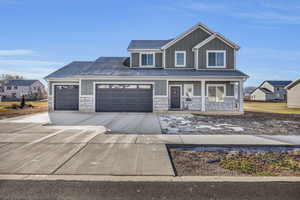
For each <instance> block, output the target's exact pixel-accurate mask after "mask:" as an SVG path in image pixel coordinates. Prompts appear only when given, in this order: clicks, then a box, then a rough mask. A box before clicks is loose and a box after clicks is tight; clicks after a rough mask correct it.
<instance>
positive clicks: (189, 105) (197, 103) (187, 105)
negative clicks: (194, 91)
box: [182, 97, 202, 110]
mask: <svg viewBox="0 0 300 200" xmlns="http://www.w3.org/2000/svg"><path fill="white" fill-rule="evenodd" d="M201 103H202V101H201V97H192V98H191V101H187V98H186V97H182V109H183V110H201Z"/></svg>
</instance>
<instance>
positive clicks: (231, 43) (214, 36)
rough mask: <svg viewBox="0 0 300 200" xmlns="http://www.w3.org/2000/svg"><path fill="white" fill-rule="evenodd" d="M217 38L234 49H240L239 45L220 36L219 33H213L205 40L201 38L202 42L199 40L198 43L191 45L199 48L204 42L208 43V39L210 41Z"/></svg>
mask: <svg viewBox="0 0 300 200" xmlns="http://www.w3.org/2000/svg"><path fill="white" fill-rule="evenodd" d="M215 38H218V39H220V40H221V41H223V42H224V43H226V44H227V45H228V46H230V47H232V48H234V49H237V50H238V49H240V47H239V46H238V45H236V44H234V43H233V42H231V41H230V40H228V39H224V37H222V36H221V35H220V34H219V33H214V34H213V35H211V36H209V37H208V38H206V39H205V40H203V41H202V42H200V43H199V44H197V45H196V46H194V47H193V49H199V48H201V47H202V46H204V45H205V44H207V43H209V42H210V41H212V40H213V39H215Z"/></svg>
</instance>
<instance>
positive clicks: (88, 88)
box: [81, 80, 167, 96]
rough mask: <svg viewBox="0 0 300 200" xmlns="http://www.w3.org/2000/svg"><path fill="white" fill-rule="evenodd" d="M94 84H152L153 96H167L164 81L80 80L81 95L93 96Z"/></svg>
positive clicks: (165, 82)
mask: <svg viewBox="0 0 300 200" xmlns="http://www.w3.org/2000/svg"><path fill="white" fill-rule="evenodd" d="M94 82H118V83H119V82H121V83H124V84H126V83H130V82H145V83H146V82H154V84H155V86H154V95H155V96H165V95H167V81H166V80H81V95H93V94H94V91H93V86H94Z"/></svg>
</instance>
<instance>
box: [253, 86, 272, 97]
mask: <svg viewBox="0 0 300 200" xmlns="http://www.w3.org/2000/svg"><path fill="white" fill-rule="evenodd" d="M256 90H260V91H262V92H263V93H265V94H271V93H273V92H272V91H270V90H268V89H266V88H260V87H257V88H255V89H254V90H252V92H250V95H251V94H253V93H254V92H255V91H256Z"/></svg>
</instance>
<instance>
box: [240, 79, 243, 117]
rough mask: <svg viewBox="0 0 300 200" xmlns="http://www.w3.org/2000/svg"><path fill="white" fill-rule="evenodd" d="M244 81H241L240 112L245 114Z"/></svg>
mask: <svg viewBox="0 0 300 200" xmlns="http://www.w3.org/2000/svg"><path fill="white" fill-rule="evenodd" d="M243 91H244V80H240V81H239V97H240V112H244V93H243Z"/></svg>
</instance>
